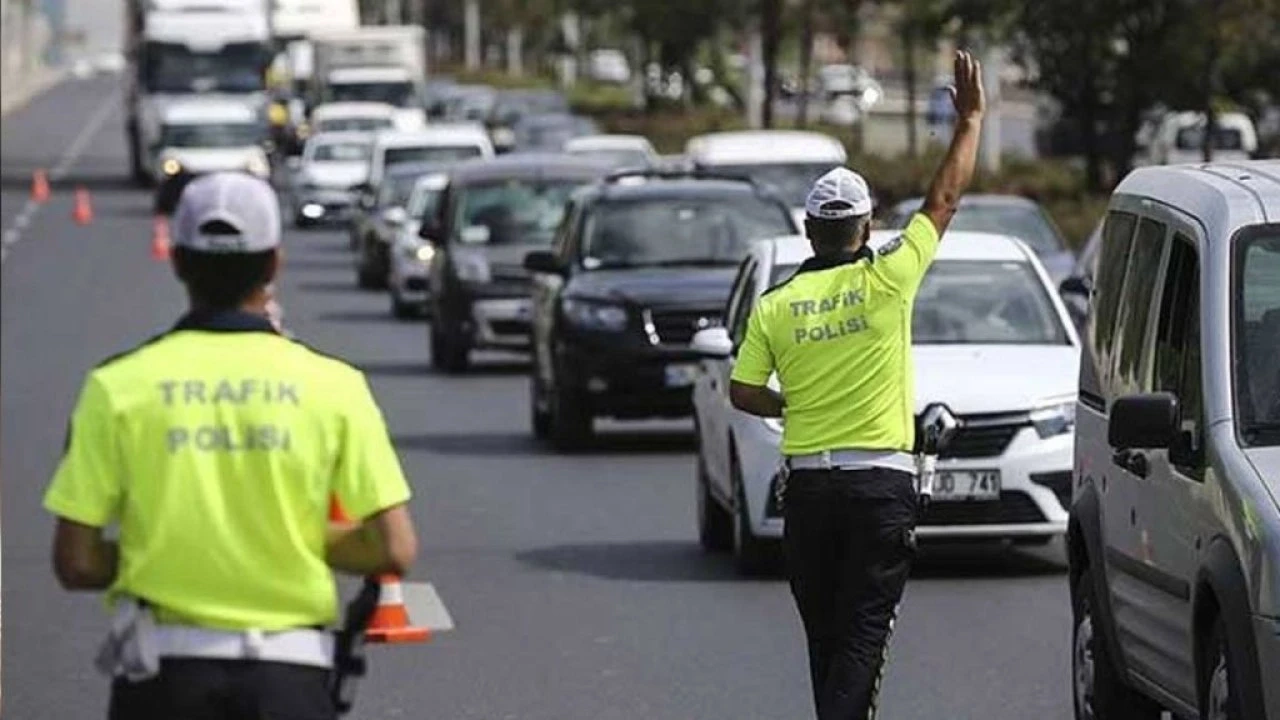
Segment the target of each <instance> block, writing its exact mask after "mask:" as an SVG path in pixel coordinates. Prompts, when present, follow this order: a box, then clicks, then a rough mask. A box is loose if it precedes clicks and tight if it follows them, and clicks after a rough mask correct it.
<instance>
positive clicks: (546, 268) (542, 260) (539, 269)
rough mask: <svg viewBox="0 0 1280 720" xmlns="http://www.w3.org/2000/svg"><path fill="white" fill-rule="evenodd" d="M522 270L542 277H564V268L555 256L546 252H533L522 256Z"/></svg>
mask: <svg viewBox="0 0 1280 720" xmlns="http://www.w3.org/2000/svg"><path fill="white" fill-rule="evenodd" d="M524 268H525V270H528V271H529V272H534V273H542V274H544V275H564V274H565V266H564V264H563V263H561V262H560V258H558V257H556V254H555V253H553V252H550V251H547V250H534V251H533V252H531V253H529V254H528V255H525V256H524Z"/></svg>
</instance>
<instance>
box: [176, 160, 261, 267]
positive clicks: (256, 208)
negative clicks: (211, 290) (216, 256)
mask: <svg viewBox="0 0 1280 720" xmlns="http://www.w3.org/2000/svg"><path fill="white" fill-rule="evenodd" d="M280 234H281V229H280V202H279V200H278V199H277V198H276V191H275V190H273V189H271V186H270V185H268V184H267V183H266V182H265V181H263V180H260V179H259V178H256V177H253V176H252V175H247V174H245V173H239V172H218V173H211V174H209V175H202V176H200V177H198V178H196V179H195V180H192V181H191V182H190V183H188V184H187V187H186V188H184V189H183V191H182V198H181V199H180V200H179V201H178V209H177V211H176V213H175V214H174V232H173V244H174V246H175V247H184V248H188V249H191V250H195V251H198V252H207V253H257V252H263V251H266V250H271V249H273V248H276V247H279V245H280Z"/></svg>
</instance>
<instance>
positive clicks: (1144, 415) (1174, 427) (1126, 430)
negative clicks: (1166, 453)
mask: <svg viewBox="0 0 1280 720" xmlns="http://www.w3.org/2000/svg"><path fill="white" fill-rule="evenodd" d="M1177 435H1178V398H1177V397H1176V396H1175V395H1174V394H1173V393H1167V392H1161V393H1149V394H1143V395H1126V396H1124V397H1122V398H1119V399H1118V400H1116V401H1115V402H1114V403H1112V404H1111V420H1110V422H1109V424H1108V426H1107V442H1108V443H1110V445H1111V447H1113V448H1116V449H1119V450H1155V449H1167V448H1169V447H1170V446H1171V445H1173V443H1174V440H1175V439H1176V438H1177Z"/></svg>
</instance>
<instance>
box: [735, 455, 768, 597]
mask: <svg viewBox="0 0 1280 720" xmlns="http://www.w3.org/2000/svg"><path fill="white" fill-rule="evenodd" d="M729 452H730V453H731V455H730V458H729V462H730V466H729V469H730V473H731V482H732V485H733V513H732V514H731V516H730V519H731V522H730V539H731V543H732V546H733V563H734V567H735V568H736V569H737V571H738V574H739V575H744V576H747V577H753V576H757V575H762V574H764V573H766V572H769V571H771V570H773V569H774V568H775V567H777V565H778V561H779V560H780V559H781V552H780V551H781V545H780V544H779V543H778V542H776V541H772V540H766V539H764V538H760V537H757V536H756V534H755V532H754V531H753V530H752V529H751V516H750V515H749V510H748V507H747V494H746V489H745V485H744V483H743V481H742V468H741V466H740V465H739V463H738V457H737V451H736V450H734V449H733V448H730V450H729Z"/></svg>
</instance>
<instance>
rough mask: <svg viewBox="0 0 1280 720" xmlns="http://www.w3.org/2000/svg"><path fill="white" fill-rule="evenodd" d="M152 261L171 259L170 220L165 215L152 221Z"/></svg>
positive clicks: (157, 216) (158, 216)
mask: <svg viewBox="0 0 1280 720" xmlns="http://www.w3.org/2000/svg"><path fill="white" fill-rule="evenodd" d="M151 259H152V260H155V261H157V262H160V261H163V260H168V259H169V219H168V218H166V217H165V216H163V215H156V216H155V217H153V218H152V219H151Z"/></svg>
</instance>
